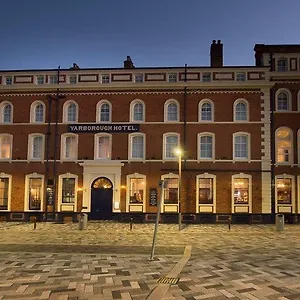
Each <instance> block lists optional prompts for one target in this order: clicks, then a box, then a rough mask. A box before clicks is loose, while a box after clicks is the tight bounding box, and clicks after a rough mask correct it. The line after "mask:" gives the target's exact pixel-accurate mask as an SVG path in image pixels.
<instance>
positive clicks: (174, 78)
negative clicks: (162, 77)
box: [168, 73, 177, 82]
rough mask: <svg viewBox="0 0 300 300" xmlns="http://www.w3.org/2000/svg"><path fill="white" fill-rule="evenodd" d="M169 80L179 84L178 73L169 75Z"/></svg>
mask: <svg viewBox="0 0 300 300" xmlns="http://www.w3.org/2000/svg"><path fill="white" fill-rule="evenodd" d="M168 79H169V82H177V74H176V73H172V74H168Z"/></svg>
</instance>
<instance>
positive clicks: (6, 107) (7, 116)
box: [0, 101, 13, 123]
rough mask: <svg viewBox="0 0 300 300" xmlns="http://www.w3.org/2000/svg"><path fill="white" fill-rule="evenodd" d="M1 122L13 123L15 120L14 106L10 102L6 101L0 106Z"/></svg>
mask: <svg viewBox="0 0 300 300" xmlns="http://www.w3.org/2000/svg"><path fill="white" fill-rule="evenodd" d="M0 113H1V116H0V122H1V123H12V119H13V106H12V104H11V103H10V102H7V101H4V102H2V103H1V104H0Z"/></svg>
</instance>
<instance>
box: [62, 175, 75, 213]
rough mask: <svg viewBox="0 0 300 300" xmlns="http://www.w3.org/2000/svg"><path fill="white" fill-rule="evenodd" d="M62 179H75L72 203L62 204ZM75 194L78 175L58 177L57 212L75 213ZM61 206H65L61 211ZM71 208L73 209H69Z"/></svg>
mask: <svg viewBox="0 0 300 300" xmlns="http://www.w3.org/2000/svg"><path fill="white" fill-rule="evenodd" d="M64 178H74V179H75V200H74V203H63V202H62V188H63V179H64ZM77 194H78V175H75V174H71V173H65V174H61V175H59V176H58V197H57V200H58V201H57V202H58V205H57V211H58V212H60V211H65V212H66V211H72V212H73V211H74V212H76V211H77V199H78V198H77ZM63 206H66V209H62V208H63ZM71 207H73V209H71Z"/></svg>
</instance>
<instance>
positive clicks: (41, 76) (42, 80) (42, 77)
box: [36, 75, 45, 84]
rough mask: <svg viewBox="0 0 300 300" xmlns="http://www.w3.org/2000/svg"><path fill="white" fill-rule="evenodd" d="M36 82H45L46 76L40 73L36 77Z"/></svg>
mask: <svg viewBox="0 0 300 300" xmlns="http://www.w3.org/2000/svg"><path fill="white" fill-rule="evenodd" d="M36 83H37V84H44V83H45V78H44V75H39V76H37V77H36Z"/></svg>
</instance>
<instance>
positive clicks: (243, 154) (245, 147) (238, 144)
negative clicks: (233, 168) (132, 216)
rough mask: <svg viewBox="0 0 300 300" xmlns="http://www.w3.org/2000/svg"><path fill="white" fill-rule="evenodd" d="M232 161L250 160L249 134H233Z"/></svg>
mask: <svg viewBox="0 0 300 300" xmlns="http://www.w3.org/2000/svg"><path fill="white" fill-rule="evenodd" d="M233 159H234V160H250V134H249V133H246V132H236V133H234V134H233Z"/></svg>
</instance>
